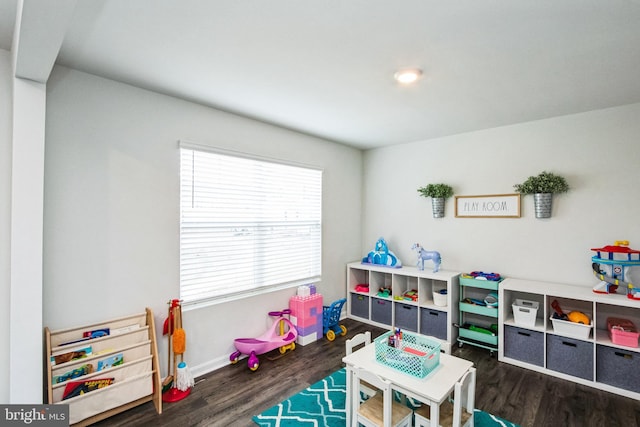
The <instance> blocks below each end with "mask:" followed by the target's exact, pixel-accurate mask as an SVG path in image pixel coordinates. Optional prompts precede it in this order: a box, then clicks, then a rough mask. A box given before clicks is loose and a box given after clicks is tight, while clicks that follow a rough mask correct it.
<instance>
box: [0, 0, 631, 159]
mask: <svg viewBox="0 0 640 427" xmlns="http://www.w3.org/2000/svg"><path fill="white" fill-rule="evenodd" d="M22 1H24V2H25V3H27V2H30V1H31V2H33V1H36V2H40V4H46V3H47V1H48V0H46V1H45V0H22ZM72 1H73V3H75V0H72ZM67 2H69V0H67ZM17 3H18V0H0V48H4V49H7V50H9V49H10V48H11V38H12V34H13V27H14V21H15V19H14V17H15V10H16V4H17ZM38 7H40V6H38ZM30 19H31V22H25V21H24V20H23V22H22V24H21V25H22V28H23V31H25V32H27V31H38V29H39V28H41V27H42V26H41V25H40V23H39V22H38V19H33V18H30ZM48 19H56V18H48ZM60 19H64V18H60ZM62 24H63V25H64V26H63V27H62V28H63V29H64V28H66V33H65V34H64V39H63V42H62V47H61V49H60V53H59V55H58V57H57V63H59V64H62V65H65V66H67V67H71V68H75V69H78V70H82V71H86V72H88V73H92V74H96V75H99V76H104V77H107V78H110V79H114V80H118V81H121V82H125V83H130V84H132V85H135V86H139V87H142V88H147V89H151V90H154V91H158V92H161V93H166V94H170V95H174V96H177V97H180V98H184V99H188V100H192V101H196V102H199V103H202V104H205V105H210V106H213V107H216V108H220V109H222V110H226V111H231V112H235V113H238V114H241V115H244V116H248V117H253V118H257V119H259V120H263V121H265V122H269V123H274V124H276V125H279V126H284V127H287V128H291V129H295V130H298V131H301V132H305V133H308V134H312V135H317V136H320V137H324V138H328V139H331V140H335V141H338V142H342V143H345V144H349V145H352V146H355V147H359V148H372V147H379V146H385V145H391V144H398V143H405V142H412V141H420V140H426V139H431V138H436V137H441V136H446V135H452V134H457V133H462V132H468V131H474V130H479V129H487V128H492V127H496V126H503V125H509V124H514V123H520V122H526V121H531V120H538V119H544V118H548V117H552V116H559V115H565V114H572V113H578V112H583V111H589V110H595V109H601V108H607V107H612V106H617V105H625V104H630V103H636V102H640V0H535V1H533V0H528V1H525V0H457V1H444V0H396V1H389V0H316V1H310V0H308V1H302V0H277V1H264V0H236V1H231V0H228V1H222V0H189V1H185V0H91V1H87V0H79V1H77V4H75V10H74V11H73V14H72V17H71V19H70V22H67V21H64V22H63V23H62ZM401 67H419V68H421V69H422V70H423V71H424V76H423V78H422V79H421V80H420V81H419V82H418V83H417V84H416V85H414V86H412V87H402V86H400V85H399V84H397V83H396V82H395V81H394V80H393V73H394V72H395V71H396V69H398V68H401Z"/></svg>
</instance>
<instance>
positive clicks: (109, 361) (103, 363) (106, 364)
mask: <svg viewBox="0 0 640 427" xmlns="http://www.w3.org/2000/svg"><path fill="white" fill-rule="evenodd" d="M123 363H124V356H123V354H122V353H118V354H114V355H112V356H109V357H107V358H106V359H102V360H98V371H102V370H103V369H107V368H111V367H112V366H118V365H122V364H123Z"/></svg>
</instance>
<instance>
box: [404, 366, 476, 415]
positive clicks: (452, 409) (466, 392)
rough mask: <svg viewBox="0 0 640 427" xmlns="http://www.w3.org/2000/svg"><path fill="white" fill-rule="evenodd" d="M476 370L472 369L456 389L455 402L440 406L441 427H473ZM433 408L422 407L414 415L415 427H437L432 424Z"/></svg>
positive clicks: (448, 401)
mask: <svg viewBox="0 0 640 427" xmlns="http://www.w3.org/2000/svg"><path fill="white" fill-rule="evenodd" d="M475 390H476V368H470V369H469V370H468V371H467V373H466V374H464V376H463V377H462V378H461V379H460V381H458V382H457V383H456V385H455V388H454V393H453V401H451V400H447V401H445V402H443V403H442V404H441V405H440V426H442V427H448V426H452V427H473V409H474V406H475ZM430 418H431V408H430V407H429V405H426V404H424V405H422V406H421V407H420V408H417V409H416V410H415V413H414V420H415V427H436V426H433V425H432V424H431V420H430Z"/></svg>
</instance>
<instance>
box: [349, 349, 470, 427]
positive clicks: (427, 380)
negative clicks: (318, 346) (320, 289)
mask: <svg viewBox="0 0 640 427" xmlns="http://www.w3.org/2000/svg"><path fill="white" fill-rule="evenodd" d="M342 361H343V362H344V363H345V364H346V365H347V366H346V368H347V396H346V412H347V426H349V425H351V424H352V423H353V421H352V419H355V418H353V417H352V414H351V412H352V408H353V407H354V405H355V403H354V399H355V398H356V397H357V398H358V399H359V398H360V396H354V393H353V390H357V389H358V388H357V385H358V383H357V381H359V379H358V378H357V377H356V374H355V372H354V370H353V368H355V367H358V368H360V369H364V370H367V371H369V372H371V373H373V374H376V375H378V376H379V377H381V378H383V379H385V380H387V381H390V382H391V383H392V386H391V387H392V388H393V389H394V390H397V391H399V392H401V393H404V394H405V395H407V396H409V397H412V398H414V399H417V400H419V401H420V402H422V403H423V404H428V405H430V406H431V425H435V426H437V425H440V424H439V422H440V404H441V403H442V402H444V400H445V399H446V398H447V397H448V396H449V395H450V394H451V393H452V392H453V389H454V387H455V385H456V383H457V382H458V381H459V380H460V379H461V378H462V377H463V376H464V374H465V373H466V372H467V371H468V370H469V369H470V368H472V367H473V363H472V362H470V361H468V360H465V359H460V358H459V357H455V356H451V355H449V354H445V353H440V363H439V364H438V366H437V367H436V368H435V369H434V370H433V371H432V372H430V373H429V374H428V375H427V376H426V377H424V378H418V377H414V376H412V375H409V374H406V373H403V372H400V371H397V370H395V369H393V368H391V367H389V366H386V365H383V364H382V363H380V362H377V361H376V355H375V344H374V343H371V344H369V345H366V346H364V347H362V348H360V349H359V350H357V351H354V352H353V353H351V354H350V355H348V356H345V357H343V358H342ZM472 375H474V376H475V370H472ZM471 384H472V385H473V387H474V388H475V378H474V379H473V380H472V382H471ZM473 393H475V390H473Z"/></svg>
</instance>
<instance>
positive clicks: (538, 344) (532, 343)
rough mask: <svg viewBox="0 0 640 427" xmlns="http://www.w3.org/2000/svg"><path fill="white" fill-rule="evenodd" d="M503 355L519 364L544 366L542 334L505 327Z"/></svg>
mask: <svg viewBox="0 0 640 427" xmlns="http://www.w3.org/2000/svg"><path fill="white" fill-rule="evenodd" d="M504 355H505V357H509V358H511V359H515V360H519V361H521V362H525V363H530V364H532V365H537V366H544V334H543V333H542V332H538V331H532V330H530V329H523V328H516V327H515V326H506V325H505V327H504Z"/></svg>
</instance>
